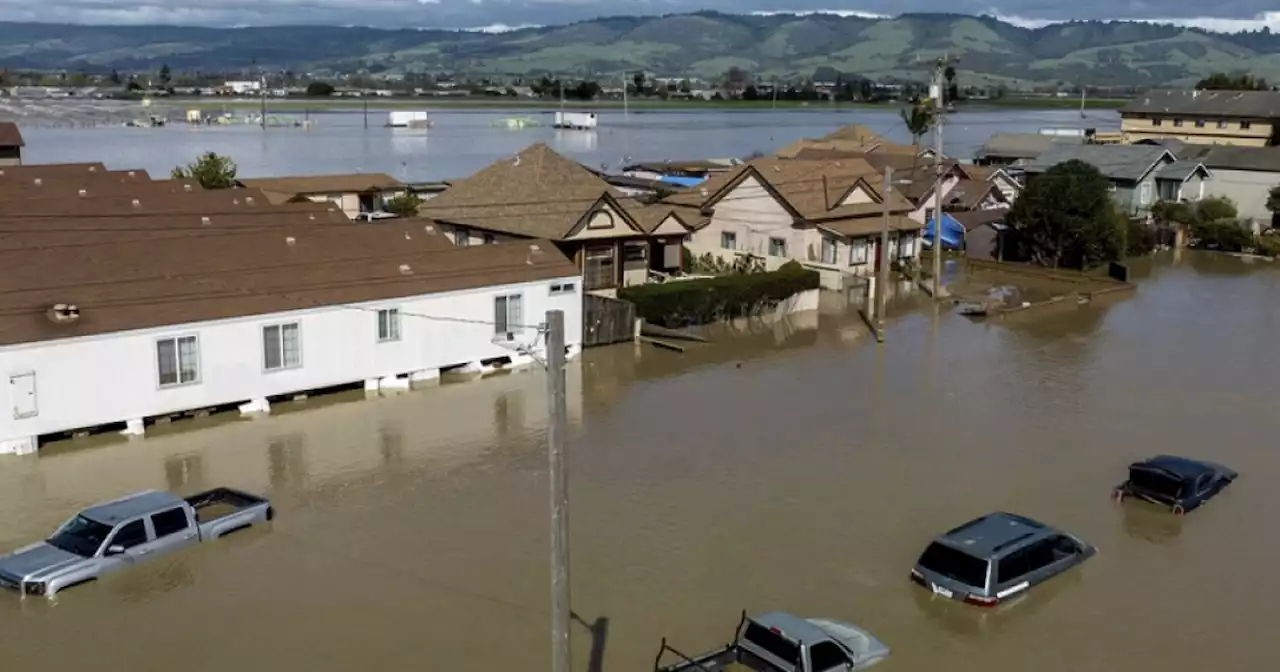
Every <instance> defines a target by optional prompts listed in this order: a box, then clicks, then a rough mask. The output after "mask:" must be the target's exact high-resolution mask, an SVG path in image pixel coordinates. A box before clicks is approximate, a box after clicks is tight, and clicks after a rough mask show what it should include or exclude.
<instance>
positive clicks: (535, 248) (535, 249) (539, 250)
mask: <svg viewBox="0 0 1280 672" xmlns="http://www.w3.org/2000/svg"><path fill="white" fill-rule="evenodd" d="M529 250H530V251H532V252H537V253H538V254H542V248H540V247H538V246H537V245H530V246H529Z"/></svg>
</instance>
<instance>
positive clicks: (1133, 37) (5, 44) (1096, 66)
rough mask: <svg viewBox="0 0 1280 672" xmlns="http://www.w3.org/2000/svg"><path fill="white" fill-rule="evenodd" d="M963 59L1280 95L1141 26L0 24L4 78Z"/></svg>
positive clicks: (1264, 36)
mask: <svg viewBox="0 0 1280 672" xmlns="http://www.w3.org/2000/svg"><path fill="white" fill-rule="evenodd" d="M943 53H950V54H951V55H955V56H959V57H960V59H961V60H960V64H959V66H958V67H957V70H958V71H959V73H960V77H961V81H962V82H963V83H1004V84H1008V85H1011V86H1019V85H1026V84H1031V83H1038V84H1044V83H1054V82H1058V81H1061V82H1064V83H1070V84H1089V85H1136V86H1152V85H1162V84H1168V85H1179V84H1188V83H1192V82H1194V81H1195V80H1197V79H1199V78H1201V77H1203V76H1206V75H1209V74H1212V73H1214V72H1229V73H1230V72H1250V73H1252V74H1255V75H1257V76H1261V77H1265V78H1267V79H1268V80H1271V81H1280V34H1272V33H1270V32H1267V31H1263V32H1255V33H1244V34H1221V33H1211V32H1207V31H1203V30H1198V29H1188V28H1181V27H1176V26H1166V25H1153V24H1146V23H1134V22H1122V21H1113V22H1099V21H1078V22H1072V23H1064V24H1056V25H1051V26H1046V27H1043V28H1036V29H1027V28H1019V27H1016V26H1013V25H1011V24H1008V23H1004V22H1002V21H999V20H997V19H995V18H991V17H986V16H982V17H975V16H964V15H954V14H907V15H903V16H900V17H897V18H894V19H865V18H857V17H838V16H831V15H821V14H813V15H806V16H794V15H770V16H740V15H730V14H720V13H716V12H697V13H693V14H674V15H668V16H661V17H610V18H603V19H597V20H594V21H585V22H582V23H575V24H571V25H567V26H548V27H544V28H527V29H523V30H517V31H513V32H508V33H498V34H491V33H480V32H458V31H443V30H380V29H373V28H339V27H317V26H277V27H266V28H229V29H219V28H192V27H178V26H127V27H121V26H80V25H61V24H33V23H0V68H10V69H24V68H27V69H64V68H65V69H68V70H81V69H85V70H101V69H106V68H116V69H119V70H122V71H127V70H155V69H157V68H159V67H160V66H161V65H162V64H168V65H169V66H170V67H171V68H173V69H174V70H184V71H185V70H231V69H239V68H247V67H250V66H252V65H254V64H257V65H261V66H267V67H288V68H291V69H294V70H305V69H307V68H320V67H331V68H352V69H354V68H358V67H361V66H381V67H383V68H386V69H388V70H390V71H393V72H394V71H403V70H421V69H428V70H450V71H464V72H471V73H477V74H480V73H483V74H512V75H540V74H543V73H550V74H558V75H564V76H581V75H586V74H595V73H618V72H622V71H624V70H647V71H649V72H652V73H656V74H659V75H667V76H680V75H700V76H716V75H720V74H722V73H724V72H725V71H726V70H728V69H729V68H730V67H732V66H737V67H740V68H743V69H745V70H747V71H749V72H750V73H752V74H753V75H756V76H766V77H769V76H774V75H779V76H784V75H790V74H802V75H807V74H810V73H812V72H813V71H814V70H815V69H817V68H818V67H821V66H829V67H832V68H835V69H837V70H839V71H841V72H847V73H855V74H859V75H865V76H869V77H874V78H884V77H899V78H904V79H906V78H919V77H921V76H922V75H923V74H924V72H925V66H924V65H923V63H924V62H926V61H927V60H928V59H930V58H932V57H935V56H938V55H942V54H943Z"/></svg>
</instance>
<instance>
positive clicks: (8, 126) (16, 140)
mask: <svg viewBox="0 0 1280 672" xmlns="http://www.w3.org/2000/svg"><path fill="white" fill-rule="evenodd" d="M25 144H26V143H24V142H23V141H22V133H20V132H19V131H18V125H17V124H15V123H13V122H12V121H0V147H22V146H25Z"/></svg>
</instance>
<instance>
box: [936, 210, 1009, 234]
mask: <svg viewBox="0 0 1280 672" xmlns="http://www.w3.org/2000/svg"><path fill="white" fill-rule="evenodd" d="M947 214H949V215H951V218H952V219H954V220H956V221H957V222H959V223H960V226H963V227H964V230H965V231H972V230H974V229H976V228H978V227H980V226H983V225H985V224H997V223H1000V222H1003V221H1004V218H1005V217H1008V216H1009V209H1008V208H995V209H993V210H965V211H963V212H951V213H947Z"/></svg>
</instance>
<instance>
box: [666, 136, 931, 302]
mask: <svg viewBox="0 0 1280 672" xmlns="http://www.w3.org/2000/svg"><path fill="white" fill-rule="evenodd" d="M875 176H876V171H875V169H874V168H872V166H871V165H870V164H869V163H867V162H866V161H864V160H861V159H840V160H820V161H812V160H804V159H777V158H770V159H757V160H753V161H750V162H748V163H747V164H745V165H742V166H739V167H738V168H736V169H734V170H733V171H731V172H730V173H726V174H722V175H717V176H715V177H712V178H711V179H710V180H708V181H707V182H706V183H704V184H703V186H702V187H701V188H700V189H695V190H691V191H689V192H686V193H681V194H676V195H674V196H670V197H668V198H666V199H664V200H663V202H664V203H669V204H672V205H677V206H679V207H680V208H683V209H684V210H686V211H687V212H689V213H690V214H689V216H688V217H687V218H686V219H691V220H694V221H696V222H698V224H697V225H696V228H695V230H694V233H693V235H692V236H691V237H690V240H689V243H688V247H689V250H690V252H691V253H692V254H693V255H694V256H695V257H702V256H703V255H710V256H711V257H713V258H717V259H719V260H721V261H723V262H725V263H733V262H735V261H736V260H737V259H739V258H740V257H743V256H750V257H755V258H758V259H761V260H763V262H764V266H765V269H766V270H774V269H777V268H779V267H781V266H782V265H783V264H785V263H787V262H789V261H796V262H799V263H801V264H803V265H805V266H806V267H808V268H812V269H814V270H817V271H819V272H820V273H821V275H822V281H823V286H824V287H827V288H829V289H840V288H843V287H845V286H848V285H850V284H853V283H856V282H858V281H857V278H860V277H864V276H868V275H871V274H872V273H874V272H875V270H876V269H877V268H878V267H879V261H880V234H881V229H882V227H883V225H884V217H883V213H884V201H883V200H882V197H881V191H880V188H879V185H878V180H877V181H875V182H873V181H872V180H875ZM914 209H915V205H914V204H913V203H912V202H911V201H910V200H908V199H907V198H905V197H904V196H902V195H901V194H899V193H898V192H896V191H893V192H890V194H889V212H890V217H889V226H890V238H889V239H890V243H889V245H890V247H889V250H888V256H889V258H890V259H891V260H912V261H914V260H916V259H917V258H918V256H919V245H918V241H919V234H920V230H921V228H923V227H922V225H921V223H919V222H916V221H913V220H912V219H910V217H909V214H910V213H911V212H912V211H913V210H914Z"/></svg>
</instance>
